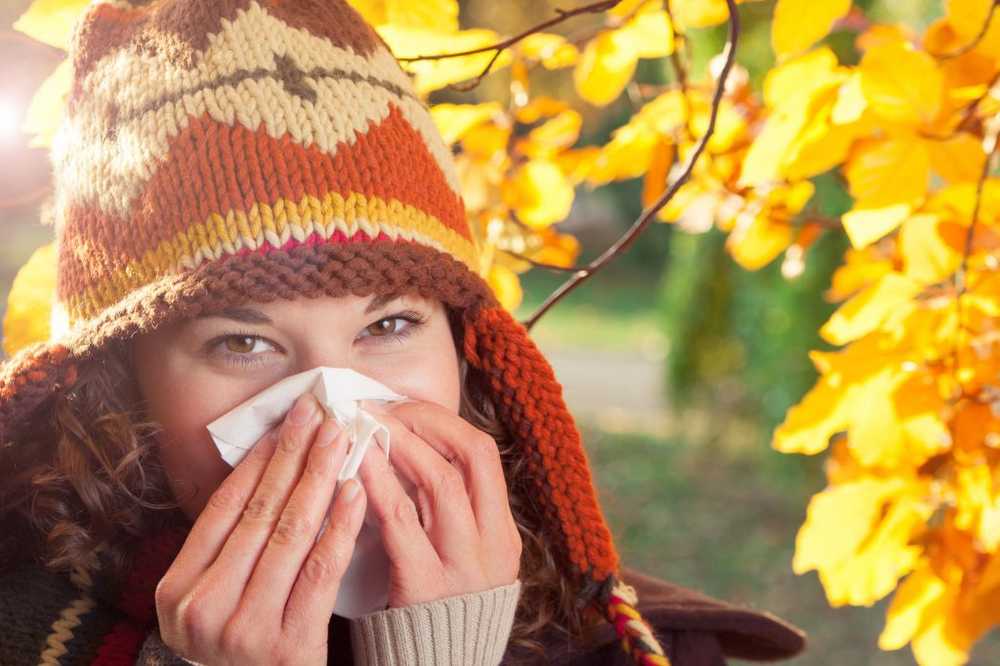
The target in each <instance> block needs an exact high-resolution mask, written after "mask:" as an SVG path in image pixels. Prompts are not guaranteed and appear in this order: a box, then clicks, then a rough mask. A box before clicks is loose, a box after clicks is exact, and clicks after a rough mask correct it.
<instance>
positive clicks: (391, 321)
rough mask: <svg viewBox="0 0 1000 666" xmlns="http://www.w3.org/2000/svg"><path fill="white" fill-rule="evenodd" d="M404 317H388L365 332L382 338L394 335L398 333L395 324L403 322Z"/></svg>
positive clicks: (370, 326) (368, 327)
mask: <svg viewBox="0 0 1000 666" xmlns="http://www.w3.org/2000/svg"><path fill="white" fill-rule="evenodd" d="M401 320H402V317H386V318H385V319H379V320H378V321H377V322H375V323H374V324H370V325H368V326H367V327H366V328H365V330H366V331H368V332H369V333H371V334H372V335H373V336H375V337H381V336H384V335H392V334H393V333H396V332H397V329H396V324H395V322H397V321H401Z"/></svg>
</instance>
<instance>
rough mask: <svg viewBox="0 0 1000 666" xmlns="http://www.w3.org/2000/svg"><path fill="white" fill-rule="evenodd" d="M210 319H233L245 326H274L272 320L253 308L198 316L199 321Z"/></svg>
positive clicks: (219, 311)
mask: <svg viewBox="0 0 1000 666" xmlns="http://www.w3.org/2000/svg"><path fill="white" fill-rule="evenodd" d="M208 317H222V318H225V319H233V320H235V321H241V322H243V323H245V324H273V323H274V322H273V321H271V318H270V317H268V316H267V315H266V314H264V313H263V312H261V311H260V310H254V309H253V308H239V307H231V308H226V309H225V310H218V311H216V312H206V313H204V314H201V315H198V319H206V318H208Z"/></svg>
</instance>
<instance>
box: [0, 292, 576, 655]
mask: <svg viewBox="0 0 1000 666" xmlns="http://www.w3.org/2000/svg"><path fill="white" fill-rule="evenodd" d="M447 312H448V319H449V322H450V324H451V330H452V334H453V336H454V339H455V342H456V348H457V349H459V350H460V349H461V341H462V337H463V336H462V326H461V313H460V311H457V310H452V309H450V308H449V309H448V310H447ZM459 366H460V372H461V386H462V396H461V407H460V412H459V413H460V415H461V416H462V417H463V418H464V419H466V420H467V421H469V422H470V423H471V424H472V425H474V426H476V427H477V428H479V429H480V430H483V431H484V432H486V433H488V434H489V435H490V436H492V437H493V438H494V439H495V440H496V442H497V445H498V447H499V449H500V452H501V460H502V462H503V467H504V475H505V477H506V479H507V484H508V489H509V493H508V494H509V498H510V504H511V511H512V513H513V515H514V519H515V522H516V523H517V526H518V529H519V531H520V533H521V538H522V541H523V550H522V556H521V573H520V578H521V584H522V588H521V599H520V603H519V606H518V610H517V615H516V618H515V623H514V627H513V630H512V632H511V638H510V642H511V645H512V646H513V647H517V648H520V649H521V650H519V651H521V652H522V654H526V655H531V654H534V655H538V654H542V645H541V643H540V642H539V640H538V638H539V635H540V633H541V632H542V631H543V630H545V631H551V632H556V633H557V634H560V633H561V634H563V635H565V636H574V637H578V636H581V635H582V634H583V632H584V629H585V627H584V620H583V617H582V616H581V613H580V611H579V609H578V607H577V596H576V593H575V588H574V586H573V584H572V581H571V580H570V579H569V578H568V577H567V572H566V571H564V568H563V567H560V566H559V564H558V563H557V558H556V555H555V553H554V552H553V551H552V546H551V544H550V543H549V542H547V541H546V540H545V539H544V537H543V534H544V533H543V531H542V528H541V509H540V508H539V507H538V506H537V504H536V502H535V501H534V500H533V498H534V496H535V487H534V485H533V482H532V480H531V479H530V478H529V477H528V475H527V474H526V472H525V469H526V463H527V460H526V459H525V457H524V456H523V455H522V454H521V453H520V452H519V450H518V447H517V443H516V442H514V441H512V440H511V438H510V437H509V435H508V433H507V432H505V429H504V428H503V426H502V424H501V422H500V420H499V419H498V417H497V413H496V409H495V406H494V404H493V402H492V400H491V399H490V394H489V390H488V386H487V384H486V380H485V377H484V376H483V375H482V374H481V372H480V371H479V370H477V369H476V368H474V367H472V366H470V365H469V364H468V363H467V361H466V360H465V358H464V356H463V355H462V354H461V353H459ZM29 430H30V434H29V435H28V436H26V437H24V438H22V441H18V442H3V443H0V521H2V522H3V523H4V524H5V527H6V528H7V529H5V530H4V534H3V536H0V571H2V570H3V568H5V566H7V565H10V564H12V563H14V562H16V561H19V560H21V559H23V558H24V557H25V556H26V555H29V554H30V555H31V556H32V557H34V558H35V559H37V560H38V561H39V562H40V563H41V564H43V565H44V566H46V567H47V568H49V569H52V570H55V571H70V570H72V569H74V568H81V569H83V570H85V571H87V570H90V569H91V568H92V566H93V563H94V562H95V559H94V554H95V552H96V549H97V548H101V549H102V550H103V551H104V552H105V553H106V555H108V556H110V559H109V561H110V562H111V563H112V566H113V567H114V569H115V570H114V571H113V572H112V573H113V574H114V575H119V576H121V575H123V574H124V571H125V570H126V569H127V567H128V566H129V557H130V555H131V548H132V547H133V546H134V545H135V544H136V543H137V541H138V540H139V539H141V538H142V537H144V536H147V535H150V534H152V533H155V532H156V531H157V530H158V529H160V528H162V527H163V526H164V525H167V524H169V523H171V522H174V521H176V520H178V518H179V516H180V515H181V514H180V512H179V509H178V505H177V503H176V501H175V499H174V497H173V494H172V492H171V491H170V487H169V485H168V483H167V480H166V475H165V473H164V470H163V468H162V465H161V464H160V462H159V457H158V452H157V447H156V440H155V437H154V435H155V434H156V432H157V426H156V424H155V423H152V422H150V421H149V420H148V419H147V418H145V416H144V411H143V408H142V399H141V396H140V394H139V390H138V386H137V384H136V381H135V378H134V374H133V372H132V364H131V344H130V343H129V342H128V341H125V342H112V343H109V344H108V345H106V346H105V348H104V349H103V351H102V352H101V353H99V354H98V355H96V356H95V357H93V358H92V359H90V360H88V361H87V362H85V363H83V364H82V365H81V367H80V372H79V378H78V379H77V381H76V383H75V384H74V385H73V387H72V389H71V390H67V391H63V392H60V393H57V394H56V395H54V396H53V397H52V399H51V401H50V404H49V405H48V406H47V409H46V411H45V412H44V414H42V415H40V416H39V417H37V418H36V419H35V423H33V424H32V428H30V429H29ZM588 624H589V623H588Z"/></svg>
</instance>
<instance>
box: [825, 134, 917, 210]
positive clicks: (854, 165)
mask: <svg viewBox="0 0 1000 666" xmlns="http://www.w3.org/2000/svg"><path fill="white" fill-rule="evenodd" d="M927 143H928V142H927V141H924V140H923V139H920V138H919V137H917V136H916V135H914V134H910V133H906V134H900V135H897V136H893V137H887V138H880V139H873V140H868V141H861V142H859V143H858V144H857V145H856V147H855V149H854V150H853V151H852V153H851V156H850V158H849V159H848V162H847V163H846V165H845V169H844V170H845V172H846V176H847V184H848V187H849V189H850V192H851V196H852V197H854V199H855V200H856V201H857V202H858V204H859V205H860V207H863V208H881V207H884V206H890V205H895V204H900V203H906V204H914V203H917V202H918V201H919V200H921V199H923V197H924V195H926V193H927V185H928V181H929V179H930V173H931V158H930V153H929V151H928V149H927Z"/></svg>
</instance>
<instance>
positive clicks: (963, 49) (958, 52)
mask: <svg viewBox="0 0 1000 666" xmlns="http://www.w3.org/2000/svg"><path fill="white" fill-rule="evenodd" d="M997 5H1000V0H993V3H992V4H990V11H989V13H988V14H986V20H985V21H983V25H982V27H981V28H979V33H978V34H977V35H976V36H975V37H973V39H972V41H971V42H969V43H968V44H964V45H962V46H960V47H958V48H957V49H955V50H953V51H948V52H946V53H931V55H932V56H934V57H935V58H939V59H941V60H952V59H954V58H958V57H960V56H963V55H965V54H966V53H968V52H969V51H971V50H972V49H974V48H976V47H977V46H979V43H980V42H982V41H983V37H985V36H986V33H987V32H988V31H989V29H990V23H991V22H992V21H993V14H994V12H996V9H997Z"/></svg>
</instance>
